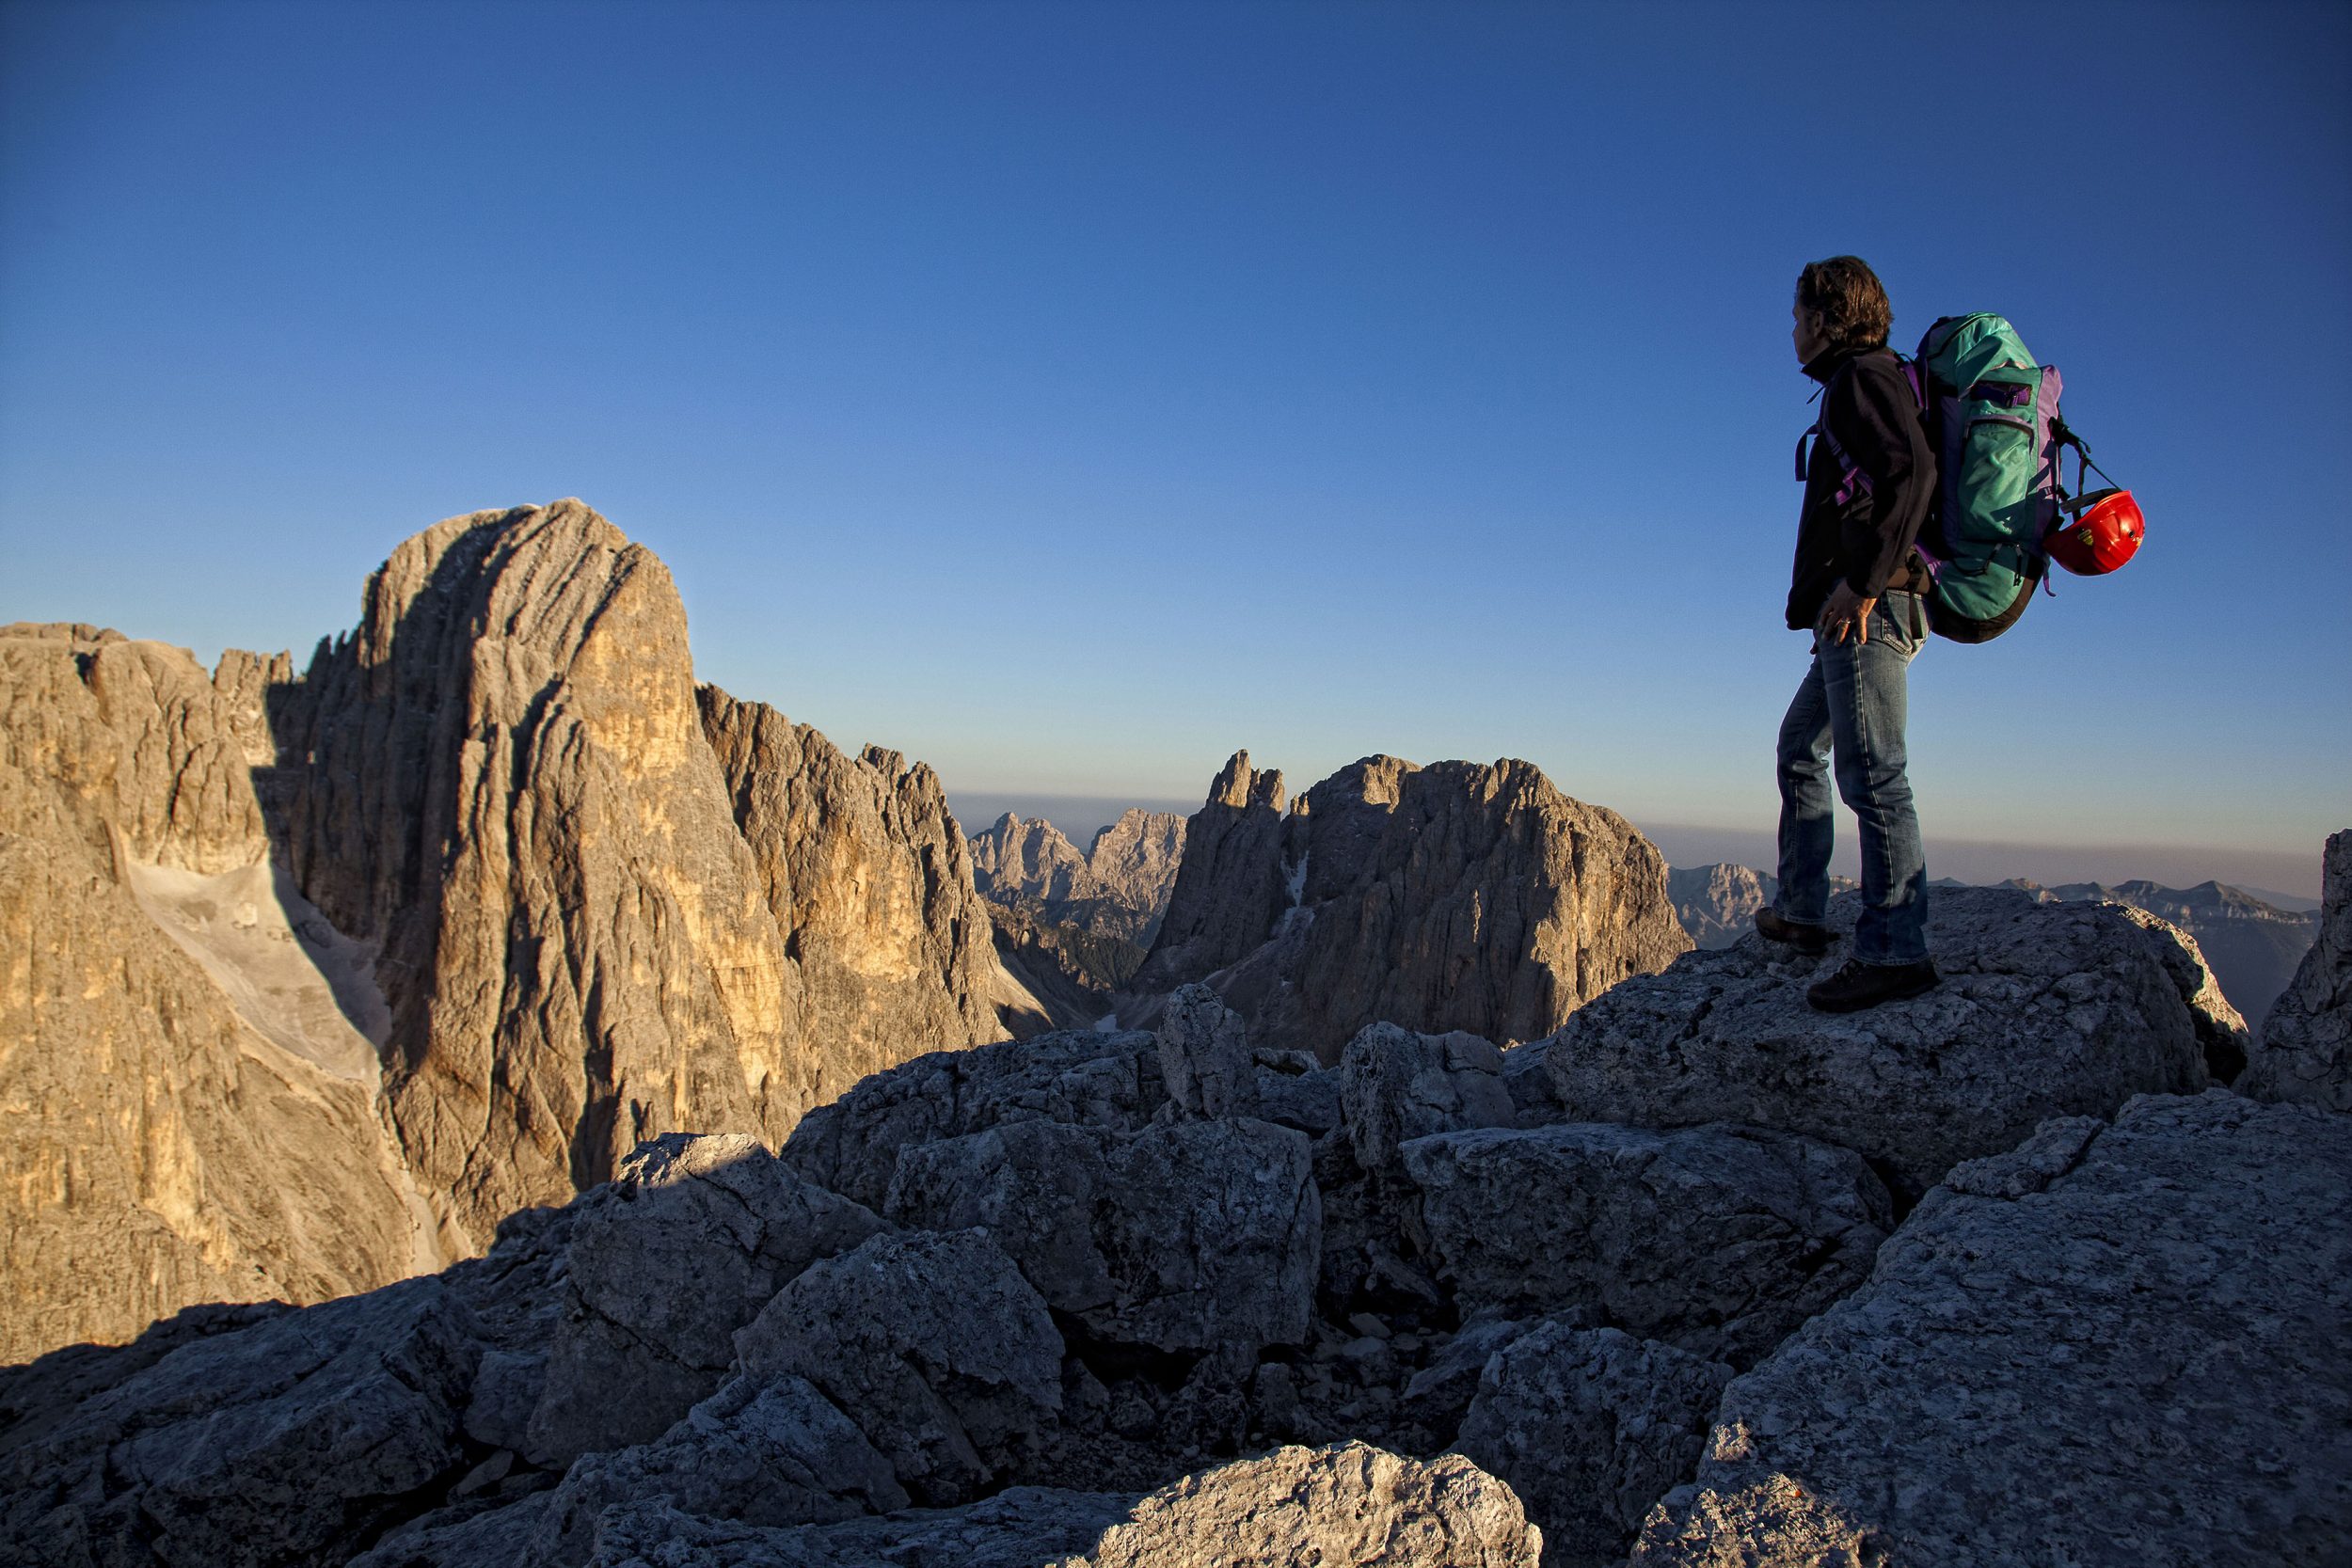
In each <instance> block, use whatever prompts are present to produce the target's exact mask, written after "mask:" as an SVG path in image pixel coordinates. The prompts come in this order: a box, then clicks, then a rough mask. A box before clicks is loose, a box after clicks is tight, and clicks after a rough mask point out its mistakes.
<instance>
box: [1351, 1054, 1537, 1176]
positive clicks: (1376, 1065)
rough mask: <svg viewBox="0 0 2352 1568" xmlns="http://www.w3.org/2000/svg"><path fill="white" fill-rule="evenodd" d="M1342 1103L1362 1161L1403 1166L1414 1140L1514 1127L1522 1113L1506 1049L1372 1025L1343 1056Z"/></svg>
mask: <svg viewBox="0 0 2352 1568" xmlns="http://www.w3.org/2000/svg"><path fill="white" fill-rule="evenodd" d="M1340 1105H1341V1107H1342V1110H1343V1114H1344V1115H1345V1117H1346V1119H1347V1138H1348V1143H1349V1145H1350V1146H1351V1147H1352V1148H1354V1149H1355V1150H1356V1163H1357V1164H1360V1165H1362V1166H1363V1167H1364V1169H1366V1170H1368V1171H1389V1170H1402V1169H1403V1168H1404V1165H1403V1162H1402V1159H1401V1157H1400V1155H1399V1152H1398V1151H1399V1149H1400V1148H1402V1146H1403V1145H1405V1144H1406V1143H1407V1142H1409V1141H1410V1140H1412V1139H1414V1138H1422V1137H1427V1136H1429V1135H1430V1134H1431V1133H1433V1132H1460V1131H1461V1130H1463V1129H1465V1128H1471V1127H1508V1126H1510V1125H1512V1122H1513V1120H1514V1118H1515V1117H1516V1114H1517V1113H1516V1112H1515V1110H1514V1108H1513V1106H1512V1104H1511V1093H1510V1090H1509V1089H1508V1088H1506V1087H1505V1086H1504V1085H1503V1081H1502V1052H1500V1051H1497V1050H1496V1049H1495V1048H1494V1047H1493V1046H1492V1045H1491V1044H1489V1043H1488V1042H1486V1040H1482V1039H1480V1038H1479V1037H1477V1036H1475V1035H1465V1034H1459V1033H1455V1034H1451V1035H1416V1034H1414V1033H1413V1032H1412V1031H1411V1030H1409V1029H1400V1028H1398V1027H1397V1026H1396V1025H1395V1024H1393V1023H1375V1024H1370V1025H1367V1026H1366V1027H1365V1028H1364V1029H1363V1030H1361V1031H1360V1032H1359V1033H1358V1035H1357V1036H1356V1037H1355V1038H1354V1039H1352V1040H1350V1041H1348V1042H1347V1049H1346V1050H1345V1051H1343V1052H1342V1053H1340Z"/></svg>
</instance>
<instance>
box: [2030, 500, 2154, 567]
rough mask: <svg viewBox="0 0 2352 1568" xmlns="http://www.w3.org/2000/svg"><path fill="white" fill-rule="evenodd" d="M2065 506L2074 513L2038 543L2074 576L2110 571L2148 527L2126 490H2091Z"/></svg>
mask: <svg viewBox="0 0 2352 1568" xmlns="http://www.w3.org/2000/svg"><path fill="white" fill-rule="evenodd" d="M2067 510H2068V511H2070V512H2072V513H2074V516H2072V517H2070V518H2065V519H2063V520H2061V521H2060V522H2059V523H2058V526H2057V527H2056V528H2054V529H2052V530H2051V531H2050V532H2049V535H2048V536H2047V537H2046V538H2044V539H2043V540H2042V545H2043V546H2044V547H2045V548H2046V549H2047V550H2048V551H2049V552H2050V559H2051V560H2053V561H2055V562H2058V564H2059V565H2061V566H2063V567H2065V568H2066V569H2067V570H2068V571H2070V572H2073V573H2074V574H2075V575H2076V576H2078V577H2086V578H2095V577H2101V576H2104V575H2105V574H2106V573H2108V572H2112V571H2114V570H2115V569H2116V568H2117V567H2118V566H2121V565H2122V564H2123V562H2126V561H2129V560H2130V559H2131V558H2132V556H2133V554H2134V552H2136V551H2137V549H2138V548H2139V541H2140V536H2141V535H2142V534H2144V533H2145V532H2147V531H2148V523H2147V519H2146V518H2144V517H2142V516H2141V515H2139V503H2138V502H2137V501H2136V500H2134V499H2132V493H2131V492H2130V491H2129V490H2093V491H2092V492H2090V494H2089V495H2087V496H2084V497H2082V498H2080V499H2077V500H2073V501H2069V502H2068V503H2067Z"/></svg>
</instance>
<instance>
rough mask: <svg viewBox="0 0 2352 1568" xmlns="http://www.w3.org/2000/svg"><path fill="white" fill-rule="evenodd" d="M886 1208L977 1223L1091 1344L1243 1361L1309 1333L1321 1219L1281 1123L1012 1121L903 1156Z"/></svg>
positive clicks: (918, 1217) (929, 1222) (1306, 1157)
mask: <svg viewBox="0 0 2352 1568" xmlns="http://www.w3.org/2000/svg"><path fill="white" fill-rule="evenodd" d="M887 1212H888V1213H889V1214H890V1216H891V1217H892V1218H893V1219H895V1220H897V1221H898V1222H899V1223H901V1224H904V1225H910V1226H921V1227H927V1228H930V1229H934V1230H947V1229H954V1228H959V1227H966V1226H980V1227H986V1229H987V1230H988V1232H989V1234H990V1236H991V1237H992V1238H993V1240H994V1241H995V1243H997V1244H998V1245H999V1246H1001V1247H1003V1248H1004V1249H1005V1251H1006V1252H1008V1253H1009V1254H1010V1255H1011V1257H1012V1259H1013V1260H1014V1261H1015V1262H1016V1263H1018V1264H1019V1265H1020V1267H1021V1271H1022V1273H1023V1275H1025V1276H1026V1277H1027V1279H1028V1281H1029V1283H1030V1284H1032V1285H1034V1286H1035V1287H1036V1288H1037V1290H1038V1291H1039V1293H1040V1294H1041V1295H1042V1296H1043V1297H1044V1298H1045V1301H1046V1303H1047V1305H1048V1306H1050V1307H1053V1308H1054V1309H1055V1310H1056V1311H1058V1312H1062V1313H1065V1314H1067V1315H1069V1316H1070V1317H1073V1318H1075V1319H1076V1320H1077V1321H1078V1322H1080V1323H1084V1324H1085V1325H1086V1329H1087V1331H1088V1332H1089V1334H1091V1335H1093V1336H1095V1337H1096V1338H1100V1339H1103V1340H1106V1341H1110V1342H1113V1343H1118V1344H1126V1345H1148V1346H1151V1347H1152V1348H1153V1349H1157V1350H1163V1351H1171V1352H1203V1351H1211V1350H1222V1351H1228V1352H1239V1353H1242V1354H1248V1355H1251V1356H1254V1355H1255V1354H1256V1352H1257V1351H1258V1350H1259V1349H1260V1348H1261V1347H1263V1346H1266V1345H1272V1344H1296V1343H1298V1342H1299V1341H1301V1340H1303V1339H1304V1338H1306V1336H1307V1323H1308V1318H1309V1314H1310V1312H1311V1309H1312V1306H1313V1298H1314V1283H1315V1260H1316V1256H1317V1253H1318V1251H1319V1248H1320V1245H1321V1242H1322V1234H1323V1226H1322V1210H1321V1206H1320V1205H1319V1204H1318V1202H1317V1200H1316V1194H1315V1186H1314V1180H1313V1157H1312V1155H1311V1152H1310V1150H1309V1148H1308V1143H1307V1138H1306V1135H1305V1134H1304V1133H1302V1132H1294V1131H1292V1130H1291V1129H1289V1128H1283V1127H1275V1126H1271V1125H1269V1124H1268V1123H1265V1122H1263V1121H1252V1120H1247V1119H1239V1120H1220V1121H1194V1122H1181V1123H1178V1124H1176V1125H1173V1126H1167V1127H1151V1128H1147V1129H1145V1130H1144V1131H1142V1132H1136V1133H1132V1134H1127V1135H1120V1134H1119V1133H1115V1132H1104V1131H1102V1130H1098V1129H1091V1128H1080V1127H1070V1126H1065V1125H1062V1124H1060V1123H1057V1122H1048V1121H1022V1122H1013V1123H1010V1124H1008V1125H1006V1126H1003V1127H998V1128H993V1129H992V1130H990V1131H988V1132H977V1133H974V1134H973V1135H971V1136H969V1137H963V1138H955V1139H950V1140H947V1141H945V1142H940V1143H932V1144H926V1145H921V1146H918V1147H913V1148H907V1149H906V1150H904V1151H903V1152H902V1153H901V1154H900V1155H899V1159H898V1180H896V1182H895V1183H894V1184H893V1185H892V1187H891V1190H890V1198H889V1203H888V1206H887Z"/></svg>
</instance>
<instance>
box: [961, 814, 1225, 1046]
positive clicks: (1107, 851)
mask: <svg viewBox="0 0 2352 1568" xmlns="http://www.w3.org/2000/svg"><path fill="white" fill-rule="evenodd" d="M971 847H972V873H973V883H974V885H975V886H976V887H977V889H978V890H979V893H980V895H981V896H982V897H984V898H986V899H987V900H988V901H989V904H990V907H991V910H992V911H993V918H994V921H995V927H996V950H997V956H998V958H1000V959H1001V960H1002V961H1003V962H1004V964H1005V966H1006V967H1007V968H1008V969H1009V970H1011V971H1013V972H1014V973H1016V974H1020V975H1022V976H1023V977H1024V978H1025V980H1026V981H1027V982H1028V984H1029V987H1030V990H1032V992H1033V993H1035V994H1036V995H1038V996H1039V997H1040V999H1041V1001H1042V1002H1043V1003H1044V1006H1045V1022H1050V1023H1052V1024H1054V1025H1056V1026H1060V1027H1069V1026H1073V1025H1079V1024H1086V1023H1090V1022H1093V1021H1094V1020H1095V1019H1096V1018H1097V1017H1099V1016H1101V1015H1102V1014H1103V1013H1104V1011H1106V1010H1107V1009H1108V1007H1109V1006H1110V999H1111V995H1112V993H1113V992H1114V991H1116V990H1118V988H1119V987H1120V986H1121V985H1123V984H1125V983H1126V981H1127V979H1128V977H1129V976H1130V975H1132V974H1134V973H1135V971H1136V966H1137V965H1139V964H1140V963H1142V961H1143V958H1144V954H1145V953H1146V951H1147V950H1148V949H1149V948H1150V946H1151V943H1152V938H1153V937H1155V936H1156V935H1157V934H1158V932H1159V928H1160V920H1161V917H1162V916H1163V915H1164V914H1165V913H1166V912H1167V909H1168V894H1169V892H1170V890H1171V889H1172V888H1173V886H1174V884H1175V879H1176V867H1177V863H1178V862H1179V860H1180V859H1181V858H1182V856H1183V854H1184V818H1183V817H1181V816H1173V815H1171V814H1169V813H1167V812H1149V811H1144V810H1142V809H1141V808H1139V807H1131V808H1129V809H1128V810H1127V811H1125V812H1122V813H1121V814H1120V816H1119V818H1118V820H1116V821H1114V822H1110V823H1107V824H1105V825H1104V827H1102V828H1101V829H1099V830H1098V831H1097V832H1095V835H1094V838H1093V840H1092V842H1090V843H1089V845H1088V847H1087V850H1086V852H1085V853H1084V854H1080V853H1079V852H1078V847H1077V846H1076V845H1074V844H1073V843H1071V841H1070V839H1069V838H1068V836H1067V835H1065V834H1064V833H1063V832H1061V830H1060V829H1058V828H1057V827H1055V826H1054V824H1052V823H1051V822H1048V821H1045V820H1043V819H1039V820H1036V821H1024V820H1023V819H1022V818H1021V817H1020V816H1017V815H1015V814H1014V813H1011V812H1006V813H1005V814H1004V815H1003V816H999V817H998V818H997V819H996V821H995V822H994V823H993V824H992V825H991V826H990V827H988V828H987V829H985V830H983V831H982V832H977V833H974V834H973V835H972V837H971ZM1016 1032H1018V1031H1016Z"/></svg>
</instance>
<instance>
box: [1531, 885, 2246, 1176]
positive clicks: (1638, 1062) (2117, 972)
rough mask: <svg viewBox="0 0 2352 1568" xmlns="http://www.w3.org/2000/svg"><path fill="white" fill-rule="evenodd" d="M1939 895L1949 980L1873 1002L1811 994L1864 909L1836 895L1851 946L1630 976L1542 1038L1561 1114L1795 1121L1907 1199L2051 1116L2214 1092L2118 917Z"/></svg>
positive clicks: (2194, 1038)
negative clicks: (1838, 1009)
mask: <svg viewBox="0 0 2352 1568" xmlns="http://www.w3.org/2000/svg"><path fill="white" fill-rule="evenodd" d="M1929 907H1930V910H1931V922H1930V926H1929V940H1930V942H1931V946H1932V947H1933V949H1934V953H1935V961H1936V964H1937V966H1938V968H1940V969H1941V970H1942V971H1943V974H1944V981H1943V984H1942V985H1940V986H1938V987H1937V988H1936V989H1935V990H1931V991H1929V992H1928V993H1926V994H1925V995H1923V996H1919V997H1915V998H1913V999H1911V1000H1909V1001H1903V1002H1890V1003H1887V1004H1884V1005H1883V1006H1877V1007H1873V1008H1870V1009H1869V1010H1867V1011H1866V1012H1859V1013H1850V1014H1836V1015H1834V1014H1828V1013H1821V1012H1817V1011H1815V1010H1814V1009H1813V1008H1812V1007H1810V1006H1807V1005H1806V1003H1805V999H1804V991H1805V987H1806V986H1807V985H1808V984H1809V983H1810V982H1811V981H1812V980H1813V979H1814V978H1815V977H1816V975H1817V974H1821V973H1826V972H1827V971H1828V970H1829V969H1832V968H1835V967H1836V965H1838V964H1840V963H1842V962H1844V961H1845V958H1846V953H1847V943H1846V942H1845V941H1844V940H1842V939H1843V937H1844V936H1845V935H1846V934H1847V933H1850V932H1851V928H1852V923H1853V918H1854V913H1855V909H1856V905H1855V904H1854V902H1853V901H1852V900H1851V899H1844V898H1841V899H1839V900H1837V901H1836V902H1835V903H1833V905H1832V906H1831V924H1832V926H1833V927H1835V928H1836V930H1837V931H1838V932H1839V933H1840V937H1841V940H1840V941H1839V942H1836V943H1835V944H1833V945H1832V947H1831V948H1830V950H1829V952H1828V954H1827V955H1826V956H1825V957H1823V958H1820V959H1812V958H1799V957H1796V956H1794V955H1793V954H1791V953H1790V952H1789V950H1788V949H1786V948H1776V947H1773V946H1772V945H1770V944H1768V943H1766V942H1764V941H1763V940H1762V939H1761V938H1758V937H1755V936H1750V937H1748V938H1746V939H1744V940H1742V941H1741V942H1740V944H1739V945H1737V946H1735V947H1732V948H1730V949H1728V950H1725V951H1723V952H1702V953H1693V954H1691V955H1690V956H1688V957H1686V958H1682V959H1681V960H1680V961H1678V962H1677V963H1676V964H1675V966H1674V967H1673V968H1672V969H1670V970H1668V971H1667V972H1666V973H1664V974H1656V975H1648V976H1644V977H1641V978H1638V979H1635V980H1631V981H1629V982H1628V983H1626V984H1625V985H1622V986H1619V987H1618V988H1617V989H1616V990H1613V991H1612V992H1610V993H1609V994H1608V995H1607V996H1604V997H1602V998H1601V999H1600V1000H1599V1001H1597V1002H1596V1003H1594V1004H1592V1005H1590V1006H1587V1007H1585V1008H1584V1009H1583V1010H1582V1011H1581V1012H1579V1013H1578V1014H1577V1016H1576V1017H1575V1018H1574V1019H1572V1020H1571V1021H1569V1023H1568V1026H1567V1027H1566V1028H1565V1029H1563V1030H1562V1031H1561V1032H1560V1033H1559V1034H1558V1035H1557V1036H1556V1037H1553V1038H1552V1039H1550V1040H1549V1042H1547V1043H1546V1044H1545V1046H1544V1049H1543V1056H1542V1060H1543V1065H1544V1068H1545V1070H1546V1071H1547V1072H1548V1074H1549V1079H1550V1087H1551V1090H1552V1094H1553V1097H1554V1099H1555V1100H1556V1101H1557V1104H1558V1106H1559V1110H1558V1112H1557V1114H1558V1115H1559V1116H1561V1117H1565V1119H1568V1120H1572V1121H1616V1122H1626V1123H1630V1124H1632V1125H1635V1126H1643V1127H1684V1126H1690V1125H1692V1124H1695V1123H1699V1122H1707V1121H1746V1122H1752V1123H1756V1124H1757V1125H1760V1126H1765V1127H1774V1128H1780V1129H1783V1130H1786V1131H1788V1132H1803V1133H1805V1134H1807V1135H1808V1136H1811V1137H1816V1138H1823V1139H1827V1140H1828V1141H1830V1142H1832V1143H1837V1144H1842V1145H1844V1146H1845V1147H1846V1148H1851V1149H1855V1150H1857V1151H1859V1152H1860V1153H1862V1154H1864V1155H1866V1156H1867V1157H1868V1158H1869V1159H1870V1161H1871V1162H1872V1163H1873V1164H1874V1165H1876V1166H1877V1168H1878V1169H1879V1170H1880V1172H1881V1173H1882V1174H1883V1175H1884V1176H1886V1177H1887V1178H1888V1180H1890V1181H1891V1182H1892V1183H1893V1184H1894V1185H1895V1186H1896V1187H1897V1188H1898V1190H1899V1191H1900V1192H1902V1193H1903V1194H1905V1195H1906V1196H1915V1195H1916V1194H1917V1193H1919V1192H1921V1191H1924V1190H1925V1189H1926V1188H1928V1187H1929V1186H1931V1185H1932V1184H1934V1182H1935V1181H1937V1180H1940V1179H1941V1178H1942V1176H1943V1174H1944V1173H1945V1172H1946V1171H1947V1170H1949V1169H1950V1168H1951V1167H1952V1166H1953V1165H1954V1164H1958V1163H1959V1162H1960V1161H1962V1160H1966V1159H1973V1158H1975V1157H1977V1156H1979V1155H1984V1154H1994V1153H1998V1152H2000V1151H2001V1150H2003V1149H2006V1148H2011V1147H2013V1146H2014V1145H2015V1144H2016V1143H2017V1142H2018V1141H2019V1140H2020V1139H2022V1138H2024V1137H2025V1136H2026V1134H2027V1133H2029V1132H2032V1131H2033V1128H2034V1126H2035V1125H2036V1124H2037V1123H2038V1122H2040V1121H2042V1119H2043V1118H2045V1117H2055V1116H2074V1115H2085V1114H2088V1115H2105V1114H2106V1113H2109V1112H2111V1111H2113V1110H2115V1109H2116V1108H2117V1107H2118V1106H2120V1105H2122V1103H2123V1101H2126V1100H2128V1099H2130V1098H2131V1097H2132V1096H2133V1095H2135V1094H2138V1093H2172V1092H2179V1091H2187V1090H2195V1089H2199V1088H2202V1087H2203V1086H2204V1085H2205V1084H2206V1082H2207V1076H2206V1068H2205V1063H2204V1059H2203V1056H2202V1053H2201V1050H2200V1046H2199V1041H2198V1031H2197V1025H2196V1021H2195V1020H2194V1019H2193V1018H2192V1017H2191V1015H2190V1012H2189V1009H2188V1006H2187V1004H2186V1002H2185V1000H2184V998H2183V996H2182V993H2181V984H2180V982H2179V980H2178V979H2176V977H2175V975H2174V974H2173V973H2172V972H2171V971H2170V970H2169V969H2168V968H2167V967H2166V964H2165V961H2164V958H2163V956H2162V954H2161V953H2160V951H2159V950H2158V948H2157V947H2156V946H2155V945H2153V944H2152V943H2151V942H2150V941H2149V939H2148V937H2147V935H2146V933H2144V932H2143V931H2142V930H2141V928H2140V927H2138V926H2137V925H2135V924H2134V923H2133V922H2132V920H2131V919H2129V918H2128V917H2126V916H2125V915H2124V913H2123V912H2122V911H2121V910H2119V909H2116V908H2114V907H2112V906H2109V905H2103V904H2044V903H2037V902H2035V901H2034V900H2033V899H2032V898H2030V897H2028V896H2027V895H2025V894H2023V893H2020V892H2017V891H2016V890H2014V889H2009V888H1948V889H1947V888H1938V889H1937V890H1936V891H1935V896H1934V898H1933V899H1932V900H1931V903H1930V906H1929Z"/></svg>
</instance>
